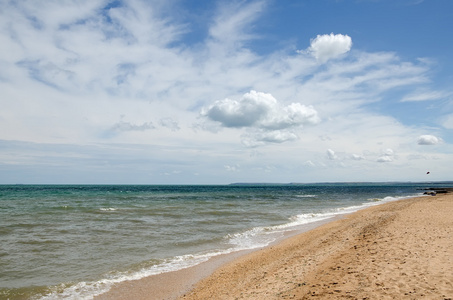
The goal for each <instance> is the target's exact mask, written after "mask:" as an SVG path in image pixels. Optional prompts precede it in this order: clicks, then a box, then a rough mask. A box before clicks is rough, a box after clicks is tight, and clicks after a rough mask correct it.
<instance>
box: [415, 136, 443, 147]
mask: <svg viewBox="0 0 453 300" xmlns="http://www.w3.org/2000/svg"><path fill="white" fill-rule="evenodd" d="M440 141H441V140H440V139H439V138H437V137H435V136H434V135H429V134H427V135H421V136H419V137H418V141H417V143H418V144H419V145H437V144H439V143H440Z"/></svg>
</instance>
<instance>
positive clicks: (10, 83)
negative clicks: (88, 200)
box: [0, 0, 453, 184]
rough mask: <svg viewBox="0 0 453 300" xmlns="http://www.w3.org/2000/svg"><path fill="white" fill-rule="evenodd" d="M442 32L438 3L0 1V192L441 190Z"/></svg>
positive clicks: (448, 42) (444, 137)
mask: <svg viewBox="0 0 453 300" xmlns="http://www.w3.org/2000/svg"><path fill="white" fill-rule="evenodd" d="M452 28H453V1H451V0H429V1H428V0H316V1H315V0H299V1H296V0H294V1H290V0H287V1H286V0H283V1H281V0H256V1H255V0H253V1H252V0H250V1H248V0H242V1H221V0H219V1H199V0H147V1H145V0H128V1H126V0H115V1H110V0H64V1H57V0H55V1H44V0H42V1H41V0H37V1H36V0H22V1H14V0H0V128H1V130H0V183H1V184H27V183H31V184H228V183H234V182H271V183H289V182H299V183H311V182H364V181H378V182H387V181H444V180H445V181H447V180H453V176H452V175H451V174H452V171H451V168H452V166H453V155H452V153H453V131H452V130H453V85H452V83H453V55H452V53H453V34H452V32H451V30H452ZM427 172H429V174H427Z"/></svg>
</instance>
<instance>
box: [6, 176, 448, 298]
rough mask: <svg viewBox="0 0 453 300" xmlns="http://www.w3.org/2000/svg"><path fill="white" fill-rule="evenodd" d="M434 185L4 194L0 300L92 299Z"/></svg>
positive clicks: (30, 189) (91, 188)
mask: <svg viewBox="0 0 453 300" xmlns="http://www.w3.org/2000/svg"><path fill="white" fill-rule="evenodd" d="M433 186H435V184H433V183H430V184H428V183H425V184H422V183H393V184H377V183H367V184H366V183H361V184H310V185H303V184H290V185H221V186H153V185H150V186H141V185H140V186H132V185H126V186H121V185H113V186H104V185H101V186H96V185H88V186H79V185H68V186H61V185H4V186H0V240H1V244H0V270H1V272H0V299H62V298H64V299H91V298H92V297H93V296H94V295H97V294H99V293H102V292H105V291H107V290H108V289H109V287H110V286H111V285H112V284H113V283H115V282H120V281H124V280H130V279H139V278H143V277H145V276H149V275H152V274H159V273H162V272H168V271H172V270H178V269H181V268H185V267H188V266H191V265H195V264H198V263H200V262H203V261H205V260H207V259H209V257H212V256H215V255H218V254H221V253H229V252H233V251H238V250H242V249H253V248H258V247H262V246H266V245H268V244H269V243H271V242H273V241H275V240H277V239H279V238H281V237H282V236H283V234H284V233H285V232H287V231H292V230H300V229H303V227H304V226H307V224H310V223H312V222H315V221H318V220H323V219H326V218H330V217H333V216H335V215H338V214H343V213H349V212H353V211H356V210H358V209H360V208H364V207H367V206H371V205H375V204H379V203H383V202H386V201H392V200H396V199H401V198H405V197H410V196H418V195H421V194H422V193H423V191H422V190H420V189H422V188H424V187H433ZM442 186H452V185H451V184H450V185H448V184H442Z"/></svg>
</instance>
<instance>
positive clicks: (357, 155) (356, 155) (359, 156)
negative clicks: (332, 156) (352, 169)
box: [351, 154, 365, 160]
mask: <svg viewBox="0 0 453 300" xmlns="http://www.w3.org/2000/svg"><path fill="white" fill-rule="evenodd" d="M351 158H352V159H353V160H362V159H365V158H364V157H363V155H359V154H352V155H351Z"/></svg>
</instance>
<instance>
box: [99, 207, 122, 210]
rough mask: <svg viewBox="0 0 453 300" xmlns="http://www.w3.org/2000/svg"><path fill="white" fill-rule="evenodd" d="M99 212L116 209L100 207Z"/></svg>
mask: <svg viewBox="0 0 453 300" xmlns="http://www.w3.org/2000/svg"><path fill="white" fill-rule="evenodd" d="M99 210H100V211H116V210H118V209H117V208H114V207H107V208H104V207H101V208H100V209H99Z"/></svg>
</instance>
